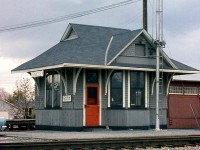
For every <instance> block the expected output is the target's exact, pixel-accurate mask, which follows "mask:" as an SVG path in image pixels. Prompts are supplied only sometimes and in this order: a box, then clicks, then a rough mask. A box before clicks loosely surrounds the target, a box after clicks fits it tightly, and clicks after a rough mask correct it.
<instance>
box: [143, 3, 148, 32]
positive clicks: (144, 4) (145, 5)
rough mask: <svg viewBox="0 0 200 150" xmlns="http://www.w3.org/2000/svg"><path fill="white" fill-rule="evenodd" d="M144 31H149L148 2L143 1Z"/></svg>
mask: <svg viewBox="0 0 200 150" xmlns="http://www.w3.org/2000/svg"><path fill="white" fill-rule="evenodd" d="M143 29H145V30H146V31H147V30H148V16H147V0H143Z"/></svg>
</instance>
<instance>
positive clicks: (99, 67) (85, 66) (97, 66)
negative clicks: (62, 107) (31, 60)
mask: <svg viewBox="0 0 200 150" xmlns="http://www.w3.org/2000/svg"><path fill="white" fill-rule="evenodd" d="M68 67H72V68H92V69H114V70H117V69H118V70H135V71H147V72H154V71H156V69H152V68H136V67H124V66H106V65H91V64H73V63H64V64H60V65H54V66H45V67H39V68H33V69H25V70H17V71H11V73H25V72H34V71H40V70H50V69H56V68H68ZM161 71H162V72H167V73H177V74H198V73H200V71H189V70H178V69H177V70H174V69H161Z"/></svg>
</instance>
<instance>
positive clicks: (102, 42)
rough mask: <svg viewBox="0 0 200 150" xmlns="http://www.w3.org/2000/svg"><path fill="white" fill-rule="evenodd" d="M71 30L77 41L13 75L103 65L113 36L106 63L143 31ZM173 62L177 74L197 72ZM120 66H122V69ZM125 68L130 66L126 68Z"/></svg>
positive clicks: (74, 26) (64, 44)
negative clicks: (61, 66)
mask: <svg viewBox="0 0 200 150" xmlns="http://www.w3.org/2000/svg"><path fill="white" fill-rule="evenodd" d="M70 26H71V28H72V29H73V30H74V31H75V32H76V34H77V35H78V38H75V39H71V40H65V41H61V42H59V43H58V44H56V45H55V46H53V47H52V48H50V49H49V50H47V51H45V52H44V53H42V54H41V55H39V56H37V57H35V58H34V59H32V60H30V61H28V62H26V63H24V64H22V65H20V66H18V67H17V68H15V69H13V70H12V71H21V70H28V69H34V68H41V67H46V66H54V65H59V64H64V63H73V64H91V65H104V62H105V52H106V49H107V46H108V44H109V41H110V39H111V37H112V36H113V41H112V43H111V46H110V49H109V53H108V62H109V61H110V60H112V59H113V57H115V56H116V54H118V53H119V51H120V50H121V49H122V48H123V47H124V46H126V45H127V44H128V43H129V42H130V40H132V39H133V38H134V37H136V36H137V35H138V34H139V33H140V32H141V31H142V30H135V31H131V30H127V29H119V28H110V27H100V26H90V25H80V24H70ZM173 62H174V63H175V65H177V66H178V68H179V69H180V70H189V71H197V70H196V69H194V68H191V67H189V66H186V65H184V64H182V63H179V62H177V61H174V60H173ZM118 65H120V64H118ZM123 65H125V64H123ZM123 65H122V64H121V66H123ZM127 66H129V65H128V64H127ZM133 66H134V67H141V66H143V67H145V68H154V67H153V66H145V65H142V64H141V65H139V66H138V65H133ZM166 69H169V68H166ZM171 69H173V68H171Z"/></svg>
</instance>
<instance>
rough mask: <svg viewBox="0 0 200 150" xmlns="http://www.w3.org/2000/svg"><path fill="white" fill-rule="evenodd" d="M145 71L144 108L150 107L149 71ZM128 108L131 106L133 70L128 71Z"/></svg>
mask: <svg viewBox="0 0 200 150" xmlns="http://www.w3.org/2000/svg"><path fill="white" fill-rule="evenodd" d="M144 73H145V88H144V89H145V96H144V97H145V100H144V103H145V105H144V108H148V107H149V96H148V93H149V92H148V90H149V88H148V73H147V72H146V71H144ZM128 108H131V71H128Z"/></svg>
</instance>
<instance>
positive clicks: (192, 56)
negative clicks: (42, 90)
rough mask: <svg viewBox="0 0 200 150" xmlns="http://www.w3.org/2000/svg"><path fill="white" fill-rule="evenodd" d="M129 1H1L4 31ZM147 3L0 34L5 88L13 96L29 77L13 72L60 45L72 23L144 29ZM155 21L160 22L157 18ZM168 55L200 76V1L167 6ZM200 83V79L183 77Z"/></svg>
mask: <svg viewBox="0 0 200 150" xmlns="http://www.w3.org/2000/svg"><path fill="white" fill-rule="evenodd" d="M120 1H124V0H98V1H97V0H96V1H95V0H51V1H49V0H34V1H27V0H0V27H5V26H9V25H15V24H22V23H26V22H32V21H37V20H42V19H48V18H54V17H58V16H63V15H67V14H72V13H76V12H81V11H84V10H89V9H93V8H97V7H101V6H105V5H109V4H113V3H117V2H120ZM148 2H149V4H148V11H149V14H148V16H149V33H150V34H152V35H153V36H154V35H155V33H154V32H155V29H154V28H152V25H153V26H155V12H152V9H153V8H154V7H153V3H155V2H156V0H148ZM141 10H142V1H140V2H137V3H133V4H130V5H127V6H123V7H120V8H115V9H112V10H108V11H104V12H100V13H97V14H93V15H89V16H84V17H81V18H76V19H72V20H66V21H63V22H59V23H54V24H49V25H45V26H40V27H35V28H29V29H25V30H18V31H13V32H6V33H0V88H5V89H6V90H7V91H8V92H12V90H13V89H14V88H15V82H16V80H19V79H21V78H22V77H24V76H27V75H26V74H11V70H12V69H14V68H15V67H17V66H19V65H20V64H22V63H24V62H26V61H28V60H30V59H32V58H34V57H36V56H37V55H39V54H41V53H42V52H44V51H46V50H48V49H49V48H51V47H52V46H54V45H55V44H57V43H58V42H59V40H60V39H61V37H62V34H63V33H64V31H65V29H66V27H67V25H68V23H70V22H71V23H79V24H90V25H99V26H108V27H119V28H128V29H131V30H134V29H138V28H141V27H142V11H141ZM152 16H154V17H153V18H152ZM164 38H165V41H166V43H167V46H166V48H165V52H166V53H167V54H168V55H169V57H171V58H173V59H175V60H178V61H180V62H182V63H185V64H187V65H189V66H192V67H194V68H197V69H199V70H200V65H199V62H200V58H199V56H200V50H199V49H200V48H199V45H198V44H199V43H200V0H190V1H188V0H164ZM179 79H191V80H200V75H193V76H188V77H179Z"/></svg>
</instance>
